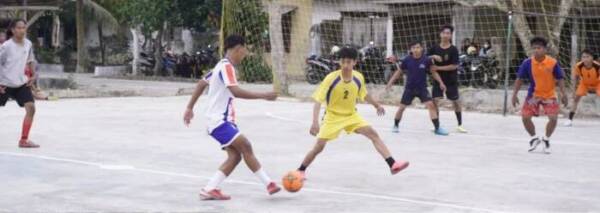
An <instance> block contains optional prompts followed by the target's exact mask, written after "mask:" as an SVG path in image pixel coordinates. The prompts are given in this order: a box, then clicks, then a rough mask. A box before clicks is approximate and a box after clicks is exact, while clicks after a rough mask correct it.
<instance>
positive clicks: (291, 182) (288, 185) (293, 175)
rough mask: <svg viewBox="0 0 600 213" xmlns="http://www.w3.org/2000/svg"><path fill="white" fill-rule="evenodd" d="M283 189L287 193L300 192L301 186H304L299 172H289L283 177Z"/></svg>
mask: <svg viewBox="0 0 600 213" xmlns="http://www.w3.org/2000/svg"><path fill="white" fill-rule="evenodd" d="M281 182H282V183H283V188H285V190H287V191H288V192H297V191H300V189H301V188H302V185H304V180H302V175H301V174H300V172H299V171H291V172H288V173H287V174H285V175H284V176H283V180H282V181H281Z"/></svg>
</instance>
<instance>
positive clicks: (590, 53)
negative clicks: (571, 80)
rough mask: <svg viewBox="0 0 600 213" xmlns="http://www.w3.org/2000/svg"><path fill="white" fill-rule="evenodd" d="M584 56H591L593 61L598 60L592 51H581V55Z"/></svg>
mask: <svg viewBox="0 0 600 213" xmlns="http://www.w3.org/2000/svg"><path fill="white" fill-rule="evenodd" d="M583 54H588V55H591V56H592V58H593V59H596V56H595V55H594V52H592V50H590V49H583V50H582V51H581V55H582V56H583Z"/></svg>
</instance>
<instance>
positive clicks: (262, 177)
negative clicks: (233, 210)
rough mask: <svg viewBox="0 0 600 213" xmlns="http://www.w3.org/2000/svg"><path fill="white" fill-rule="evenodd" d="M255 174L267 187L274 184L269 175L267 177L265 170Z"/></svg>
mask: <svg viewBox="0 0 600 213" xmlns="http://www.w3.org/2000/svg"><path fill="white" fill-rule="evenodd" d="M254 174H255V175H256V177H258V179H260V182H262V183H263V184H265V186H268V185H269V183H271V182H273V181H272V180H271V178H270V177H269V175H267V173H266V172H265V170H263V169H262V168H260V169H259V170H258V171H256V172H255V173H254Z"/></svg>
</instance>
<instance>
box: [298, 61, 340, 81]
mask: <svg viewBox="0 0 600 213" xmlns="http://www.w3.org/2000/svg"><path fill="white" fill-rule="evenodd" d="M335 59H336V57H335V55H330V56H317V55H311V56H309V57H308V58H307V59H306V61H305V62H306V68H305V69H306V81H308V83H309V84H318V83H319V82H321V81H323V79H324V78H325V76H326V75H327V74H329V73H330V72H332V71H335V70H338V69H340V65H339V64H338V63H337V61H336V60H335Z"/></svg>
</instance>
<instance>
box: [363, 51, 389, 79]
mask: <svg viewBox="0 0 600 213" xmlns="http://www.w3.org/2000/svg"><path fill="white" fill-rule="evenodd" d="M360 52H361V57H360V61H359V62H358V64H357V69H358V70H360V71H362V73H363V75H364V76H365V81H366V82H367V83H375V84H385V83H386V82H385V81H386V74H385V73H386V69H387V67H389V66H390V65H391V63H389V62H387V61H386V58H385V56H384V55H385V54H384V52H383V50H382V49H381V48H379V47H375V46H374V44H373V42H370V43H369V45H368V46H366V47H364V48H362V49H361V51H360Z"/></svg>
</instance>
